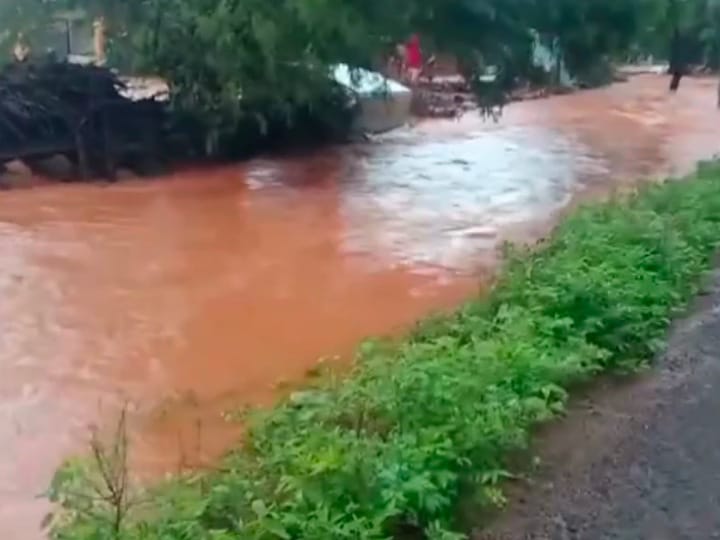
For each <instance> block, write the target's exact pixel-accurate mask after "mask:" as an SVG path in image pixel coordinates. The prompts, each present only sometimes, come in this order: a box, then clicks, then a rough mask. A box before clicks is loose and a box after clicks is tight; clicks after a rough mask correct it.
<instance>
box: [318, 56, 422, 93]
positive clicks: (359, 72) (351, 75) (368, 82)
mask: <svg viewBox="0 0 720 540" xmlns="http://www.w3.org/2000/svg"><path fill="white" fill-rule="evenodd" d="M331 76H332V78H333V80H334V81H335V82H337V83H339V84H341V85H343V86H344V87H346V88H349V89H350V90H352V91H353V92H355V93H356V94H357V95H359V96H361V97H374V96H378V95H381V94H410V89H409V88H408V87H406V86H403V85H402V84H400V83H398V82H395V81H393V80H391V79H388V78H387V77H385V76H383V75H381V74H380V73H377V72H375V71H368V70H367V69H362V68H352V69H351V68H350V66H348V65H347V64H338V65H336V66H334V67H333V68H332V75H331Z"/></svg>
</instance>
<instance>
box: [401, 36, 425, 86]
mask: <svg viewBox="0 0 720 540" xmlns="http://www.w3.org/2000/svg"><path fill="white" fill-rule="evenodd" d="M422 69H423V55H422V49H421V48H420V36H418V35H417V34H413V35H412V36H410V39H409V40H408V41H407V43H405V74H406V75H405V77H406V79H407V81H408V82H409V83H410V84H416V83H417V82H418V80H419V79H420V74H421V73H422Z"/></svg>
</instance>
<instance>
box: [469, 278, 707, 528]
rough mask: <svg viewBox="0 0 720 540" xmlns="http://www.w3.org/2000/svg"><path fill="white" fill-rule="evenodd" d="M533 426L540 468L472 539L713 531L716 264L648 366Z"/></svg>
mask: <svg viewBox="0 0 720 540" xmlns="http://www.w3.org/2000/svg"><path fill="white" fill-rule="evenodd" d="M607 386H608V387H607V388H605V389H603V390H602V391H599V392H596V393H595V394H594V395H591V396H587V398H586V399H584V400H583V401H582V403H579V404H578V405H577V407H576V410H574V411H573V412H572V413H571V414H570V415H569V417H568V419H567V421H565V422H562V423H561V425H558V426H555V427H552V428H550V429H549V430H548V433H545V434H543V435H541V441H540V443H539V447H538V451H539V455H540V456H541V457H542V460H543V461H542V463H543V465H541V470H540V472H539V474H537V475H535V476H534V479H533V480H532V485H531V486H521V487H518V488H517V489H516V493H514V495H513V499H514V500H513V502H512V504H511V505H510V509H509V511H508V512H507V514H506V515H504V516H501V518H500V519H499V522H498V523H497V524H496V526H495V528H494V529H493V530H492V531H491V532H489V533H483V534H480V533H478V534H477V535H476V536H475V539H476V540H480V539H482V540H490V539H492V540H500V539H503V540H504V539H508V540H511V539H512V540H521V539H532V540H541V539H542V540H545V539H548V540H596V539H597V540H605V539H622V540H645V539H647V540H685V539H687V540H709V539H713V538H720V271H718V272H717V273H716V274H715V275H714V276H713V277H712V279H711V280H710V283H709V286H708V287H707V292H706V293H705V294H704V295H703V296H701V297H700V298H699V299H698V301H697V302H696V304H695V306H693V308H692V309H691V311H690V313H689V314H688V316H687V317H686V318H685V319H684V320H682V321H680V322H679V323H678V324H677V325H676V327H675V328H674V330H673V332H672V335H671V338H670V342H669V347H668V351H667V352H666V354H665V355H664V356H663V357H662V358H661V359H660V362H659V364H658V366H657V368H656V369H655V370H654V371H653V372H652V373H650V374H647V375H645V376H643V377H641V378H640V380H637V381H634V382H632V383H630V384H625V385H623V387H622V388H617V387H611V385H609V384H608V385H607Z"/></svg>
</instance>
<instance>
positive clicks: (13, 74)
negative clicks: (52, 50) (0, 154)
mask: <svg viewBox="0 0 720 540" xmlns="http://www.w3.org/2000/svg"><path fill="white" fill-rule="evenodd" d="M120 89H122V83H121V81H120V80H119V79H118V78H117V77H116V76H115V74H114V73H113V72H112V71H110V70H107V69H104V68H99V67H94V66H79V65H74V64H70V63H65V62H62V63H61V62H42V63H22V64H17V63H16V64H9V65H7V66H6V67H5V68H3V69H2V70H0V149H1V150H11V149H12V148H13V147H16V146H19V145H23V144H34V143H35V144H36V143H39V142H48V141H61V140H73V138H74V135H75V132H76V130H78V129H79V128H80V127H81V125H82V124H83V122H84V121H86V119H87V118H88V116H89V115H91V114H92V112H93V110H94V109H96V108H97V107H98V106H100V105H101V104H103V103H108V102H116V103H122V102H123V101H128V100H126V98H124V97H123V96H121V95H120Z"/></svg>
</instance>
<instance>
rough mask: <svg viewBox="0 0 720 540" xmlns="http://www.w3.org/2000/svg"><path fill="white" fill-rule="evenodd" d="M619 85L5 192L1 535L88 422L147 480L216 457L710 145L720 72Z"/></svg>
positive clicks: (33, 511)
mask: <svg viewBox="0 0 720 540" xmlns="http://www.w3.org/2000/svg"><path fill="white" fill-rule="evenodd" d="M666 85H667V81H666V79H665V78H662V77H657V76H640V77H636V78H634V79H632V80H631V81H630V82H629V83H626V84H618V85H615V86H613V87H611V88H607V89H602V90H595V91H588V92H582V93H578V94H575V95H570V96H563V97H556V98H552V99H547V100H542V101H534V102H526V103H520V104H514V105H512V106H510V108H509V109H508V110H507V111H506V116H505V118H504V119H503V120H502V121H501V123H499V124H485V123H483V122H481V121H480V120H479V119H478V118H476V117H474V116H467V117H466V118H464V119H462V120H460V121H453V120H449V121H428V122H424V123H421V124H418V125H416V126H415V127H413V128H412V129H404V130H400V131H397V132H394V133H391V134H388V135H385V136H383V137H380V138H378V139H377V140H375V141H373V142H371V143H368V144H362V145H357V146H348V147H341V148H333V149H327V150H323V151H321V152H317V153H313V154H310V155H303V156H299V157H287V158H279V159H258V160H254V161H251V162H248V163H244V164H240V165H234V166H226V167H215V168H203V169H197V170H185V171H182V172H178V173H176V174H172V175H168V176H166V177H163V178H158V179H157V180H154V181H128V182H125V183H120V184H115V185H43V186H41V187H36V188H34V189H27V190H15V191H7V192H2V193H0V298H1V299H2V300H1V301H0V538H3V540H28V539H34V538H37V537H39V536H40V532H39V522H40V520H41V519H42V517H43V515H44V513H45V512H46V511H47V504H46V503H45V502H44V501H43V500H42V499H38V498H36V496H37V495H38V494H40V493H41V492H42V491H43V489H44V488H45V487H46V486H47V483H48V481H49V479H50V477H51V476H52V473H53V471H54V469H55V468H56V467H57V466H58V464H59V463H60V462H61V461H62V459H63V458H64V457H65V456H67V455H68V454H69V453H71V452H76V451H82V450H83V448H84V445H85V443H86V440H87V436H88V429H89V426H90V425H92V424H98V425H100V426H110V425H112V423H113V420H114V418H115V417H116V415H117V413H118V411H119V409H120V408H121V407H123V405H124V404H127V406H128V407H129V410H130V411H131V420H132V425H133V429H132V434H133V440H134V445H135V446H134V448H135V458H136V463H137V467H138V470H139V471H153V472H157V471H160V470H174V469H175V468H177V467H178V466H179V464H181V463H182V464H184V465H197V464H201V463H204V462H206V461H207V460H208V459H212V458H213V457H215V456H217V454H218V453H219V452H221V451H222V450H223V449H224V448H226V447H227V445H228V444H229V443H230V442H231V441H232V440H233V439H234V438H235V437H237V428H232V427H229V425H228V424H227V423H226V422H225V421H224V420H223V414H222V413H223V412H224V411H227V410H231V409H233V408H236V407H239V406H242V405H243V404H246V403H252V404H265V403H269V402H271V401H272V399H273V397H274V396H277V395H278V392H279V391H281V389H282V388H284V387H285V386H286V385H288V384H290V385H291V384H297V383H298V382H299V381H302V379H303V378H304V376H305V374H306V373H307V372H308V370H310V369H311V368H312V367H313V366H315V365H316V364H317V362H318V361H319V360H321V359H323V358H330V359H333V358H335V357H336V356H347V355H348V354H350V353H351V352H352V350H353V348H354V346H355V345H356V344H357V343H358V342H359V341H361V340H362V339H363V338H365V337H367V336H372V335H377V334H392V333H396V332H401V331H402V330H403V329H406V328H408V327H409V326H410V325H411V324H412V323H413V322H414V321H416V320H417V319H418V318H420V317H422V316H424V315H426V314H428V313H430V312H432V311H435V310H443V309H449V308H451V307H453V306H455V305H457V304H458V303H459V302H461V301H462V300H463V299H464V298H467V297H468V296H470V295H472V294H474V293H475V292H476V291H477V290H478V289H479V287H480V283H481V282H482V280H483V279H484V278H485V277H486V276H487V275H488V274H489V273H491V272H492V270H493V268H494V264H495V261H496V250H497V247H498V244H499V243H500V242H501V241H503V240H504V239H511V240H521V241H525V240H527V241H532V240H535V239H538V238H539V237H541V236H542V235H544V234H546V233H547V232H548V230H549V228H550V227H551V226H552V224H553V222H554V221H555V220H556V219H557V216H558V215H559V214H561V213H562V211H563V210H564V209H566V208H568V207H569V205H571V204H573V202H574V201H578V200H582V199H584V198H587V197H601V196H604V195H606V194H608V193H611V192H613V191H615V190H616V189H618V188H621V189H622V188H624V187H627V186H632V185H634V183H635V182H636V179H637V178H639V177H648V176H655V175H658V174H666V173H681V172H684V171H686V170H688V169H689V168H690V167H691V166H692V164H693V163H694V162H695V161H696V160H698V159H700V158H707V157H710V156H712V155H713V154H714V153H715V152H716V151H718V150H720V112H718V110H717V109H716V108H715V101H716V97H715V96H716V92H715V82H714V81H712V80H709V79H708V80H702V79H695V80H687V81H683V87H682V88H681V90H680V92H679V94H677V95H676V96H670V95H668V93H667V90H666V87H667V86H666Z"/></svg>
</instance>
